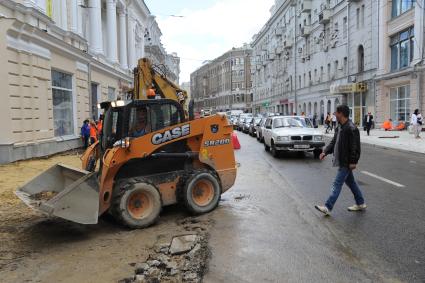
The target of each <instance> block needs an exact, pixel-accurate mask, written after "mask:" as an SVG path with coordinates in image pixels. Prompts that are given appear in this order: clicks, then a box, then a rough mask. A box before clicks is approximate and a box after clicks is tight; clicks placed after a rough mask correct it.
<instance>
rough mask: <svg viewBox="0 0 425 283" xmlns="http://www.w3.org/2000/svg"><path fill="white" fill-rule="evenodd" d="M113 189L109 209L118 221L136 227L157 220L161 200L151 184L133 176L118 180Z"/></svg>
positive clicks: (145, 225) (147, 224) (141, 226)
mask: <svg viewBox="0 0 425 283" xmlns="http://www.w3.org/2000/svg"><path fill="white" fill-rule="evenodd" d="M115 190H116V191H115V192H114V193H115V195H114V198H113V201H112V205H111V210H110V211H111V214H112V216H113V217H114V218H115V219H116V220H117V221H118V222H119V223H121V224H123V225H125V226H127V227H130V228H133V229H138V228H146V227H148V226H150V225H152V224H154V223H155V222H156V221H157V220H158V218H159V214H160V213H161V209H162V201H161V194H160V193H159V191H158V189H157V188H156V187H155V186H154V185H153V184H150V183H148V182H146V181H145V180H143V179H137V178H134V179H128V180H125V181H120V182H118V185H117V187H116V188H115Z"/></svg>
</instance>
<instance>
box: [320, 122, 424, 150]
mask: <svg viewBox="0 0 425 283" xmlns="http://www.w3.org/2000/svg"><path fill="white" fill-rule="evenodd" d="M320 129H322V130H323V132H325V129H324V127H323V126H320ZM359 131H360V139H361V142H362V143H365V144H369V145H372V146H376V147H381V148H387V149H394V150H398V151H409V152H414V153H422V154H425V132H422V134H421V137H422V138H421V139H415V138H414V137H413V135H411V134H409V132H408V131H402V132H386V131H384V130H381V129H375V130H371V131H370V136H367V133H366V131H363V129H361V128H359ZM325 136H327V137H333V132H332V133H329V134H325Z"/></svg>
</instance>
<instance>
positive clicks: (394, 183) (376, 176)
mask: <svg viewBox="0 0 425 283" xmlns="http://www.w3.org/2000/svg"><path fill="white" fill-rule="evenodd" d="M361 172H362V173H363V174H365V175H368V176H370V177H373V178H376V179H378V180H381V181H383V182H385V183H388V184H391V185H393V186H396V187H398V188H405V187H406V186H405V185H402V184H399V183H397V182H394V181H391V180H388V179H387V178H384V177H381V176H378V175H376V174H373V173H370V172H367V171H361Z"/></svg>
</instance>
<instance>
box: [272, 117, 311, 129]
mask: <svg viewBox="0 0 425 283" xmlns="http://www.w3.org/2000/svg"><path fill="white" fill-rule="evenodd" d="M273 128H313V126H312V125H311V122H310V120H308V119H306V118H301V117H282V118H277V119H274V120H273Z"/></svg>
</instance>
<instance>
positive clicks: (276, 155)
mask: <svg viewBox="0 0 425 283" xmlns="http://www.w3.org/2000/svg"><path fill="white" fill-rule="evenodd" d="M271 143H272V145H271V149H270V153H271V154H272V156H273V157H275V158H278V157H279V151H278V150H277V149H276V146H275V144H274V142H273V141H272V142H271Z"/></svg>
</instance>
